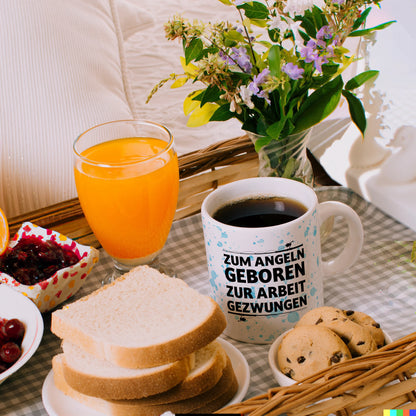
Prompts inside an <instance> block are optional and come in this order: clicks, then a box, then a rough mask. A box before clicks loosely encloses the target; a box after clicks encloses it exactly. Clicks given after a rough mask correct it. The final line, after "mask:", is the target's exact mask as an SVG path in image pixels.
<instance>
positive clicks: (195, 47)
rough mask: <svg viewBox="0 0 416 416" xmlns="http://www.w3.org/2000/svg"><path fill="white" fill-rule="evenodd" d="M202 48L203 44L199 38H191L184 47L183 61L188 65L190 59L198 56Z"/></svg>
mask: <svg viewBox="0 0 416 416" xmlns="http://www.w3.org/2000/svg"><path fill="white" fill-rule="evenodd" d="M203 49H204V45H203V43H202V40H201V39H198V38H193V39H192V40H191V42H190V44H189V45H188V46H187V47H185V62H186V65H188V64H189V63H190V62H191V61H193V60H194V59H196V58H198V57H199V55H200V54H201V52H202V50H203Z"/></svg>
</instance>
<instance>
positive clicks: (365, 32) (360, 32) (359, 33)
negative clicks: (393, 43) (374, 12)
mask: <svg viewBox="0 0 416 416" xmlns="http://www.w3.org/2000/svg"><path fill="white" fill-rule="evenodd" d="M393 23H396V20H391V21H390V22H386V23H382V24H381V25H377V26H374V27H370V28H368V29H362V30H354V32H351V33H350V34H349V35H348V36H349V37H357V36H365V35H368V34H369V33H372V32H375V31H376V30H381V29H385V28H386V27H389V26H390V25H391V24H393Z"/></svg>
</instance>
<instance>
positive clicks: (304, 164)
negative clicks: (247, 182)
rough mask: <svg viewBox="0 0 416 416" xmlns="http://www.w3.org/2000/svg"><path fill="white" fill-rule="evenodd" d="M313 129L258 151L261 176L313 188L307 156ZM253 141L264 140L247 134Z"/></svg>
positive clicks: (272, 143)
mask: <svg viewBox="0 0 416 416" xmlns="http://www.w3.org/2000/svg"><path fill="white" fill-rule="evenodd" d="M311 131H312V130H311V129H308V130H304V131H301V132H299V133H296V134H291V135H289V136H285V137H280V138H279V139H278V140H272V141H271V142H270V143H269V144H268V145H266V146H263V147H262V148H261V149H259V150H258V152H257V154H258V157H259V176H278V177H281V178H288V179H294V180H296V181H300V182H303V183H305V184H306V185H309V186H311V187H313V184H314V177H313V171H312V165H311V163H310V161H309V159H308V157H307V154H306V146H307V143H308V140H309V138H310V135H311ZM247 134H248V136H249V138H250V139H251V141H252V142H253V143H254V144H256V141H257V140H259V139H260V138H262V136H259V135H257V134H255V133H252V132H247Z"/></svg>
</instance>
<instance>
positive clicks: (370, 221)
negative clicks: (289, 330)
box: [0, 187, 416, 416]
mask: <svg viewBox="0 0 416 416" xmlns="http://www.w3.org/2000/svg"><path fill="white" fill-rule="evenodd" d="M317 193H318V197H319V200H320V201H324V200H337V201H341V202H344V203H346V204H348V205H350V206H351V207H352V208H354V209H355V211H356V212H357V213H358V214H359V215H360V217H361V220H362V222H363V225H364V231H365V243H364V247H363V251H362V253H361V256H360V258H359V260H358V262H357V263H356V264H355V265H354V266H353V267H352V268H351V269H349V270H348V271H347V272H345V273H344V274H341V275H337V276H332V277H328V278H326V280H325V302H326V304H327V305H333V306H338V307H341V308H345V309H356V310H361V311H363V312H366V313H368V314H370V315H371V316H373V317H374V318H375V319H376V320H377V321H378V322H380V324H381V325H382V327H383V328H384V330H385V331H386V332H387V333H389V334H390V335H391V336H392V338H393V339H396V338H399V337H401V336H403V335H406V334H408V333H410V332H413V331H415V329H416V302H415V299H416V266H415V265H414V264H412V263H411V262H410V252H411V249H412V242H413V241H415V240H416V233H415V232H414V231H412V230H409V229H408V228H406V227H405V226H404V225H402V224H400V223H398V222H397V221H395V220H394V219H392V218H390V217H389V216H387V215H385V214H384V213H383V212H381V211H380V210H379V209H377V208H375V207H374V206H373V205H371V204H369V203H367V202H366V201H364V200H363V199H362V198H361V197H359V196H358V195H357V194H355V193H353V192H352V191H350V190H348V189H345V188H340V187H330V188H320V189H318V190H317ZM344 238H345V225H344V224H343V222H341V221H339V222H338V221H335V224H334V227H333V232H332V234H331V235H330V236H329V237H328V238H327V239H326V240H325V242H324V243H323V253H325V256H333V255H335V254H336V253H337V250H339V248H340V246H342V243H343V241H344ZM160 258H161V261H162V262H163V263H165V264H167V265H168V266H169V267H171V268H172V269H173V270H175V272H176V273H177V276H178V278H181V279H183V280H184V281H186V282H187V283H188V284H189V285H190V286H192V287H193V288H195V289H196V290H198V291H200V292H202V293H205V294H209V283H208V270H207V265H206V260H205V248H204V240H203V234H202V225H201V218H200V215H194V216H192V217H189V218H186V219H184V220H181V221H178V222H175V223H174V224H173V227H172V230H171V233H170V235H169V239H168V241H167V244H166V246H165V248H164V250H163V253H162V254H161V257H160ZM110 269H111V260H110V259H109V257H108V256H107V255H106V254H105V253H104V252H103V251H102V250H101V257H100V261H99V263H98V264H97V265H96V266H95V268H94V270H93V272H92V273H91V275H90V276H89V277H88V279H87V282H86V283H85V285H84V286H83V288H82V289H81V290H80V291H79V292H78V293H77V295H76V297H77V298H78V297H81V296H84V295H86V294H88V293H90V292H91V291H92V290H94V289H96V288H98V287H99V286H100V281H101V279H102V277H103V276H104V275H105V274H106V273H107V272H108V270H110ZM43 318H44V324H45V333H44V336H43V340H42V343H41V345H40V347H39V349H38V350H37V351H36V353H35V355H34V356H33V357H32V358H31V359H30V361H29V362H28V363H27V364H26V365H25V366H24V367H23V368H21V369H20V370H19V371H18V372H17V373H15V374H14V375H13V376H11V377H10V378H9V379H7V380H6V381H5V382H4V383H3V384H2V385H0V415H1V416H3V415H13V416H23V415H25V416H26V415H27V416H29V415H30V416H41V415H42V416H46V415H47V413H46V411H45V409H44V407H43V405H42V397H41V390H42V384H43V381H44V379H45V377H46V375H47V374H48V372H49V371H50V369H51V359H52V357H53V356H54V355H55V354H57V353H58V352H60V341H59V339H58V338H56V337H55V336H54V335H53V334H51V332H50V331H49V328H50V313H46V314H44V315H43ZM228 340H229V341H230V342H231V343H232V344H234V345H235V346H236V347H237V348H238V349H239V350H240V351H241V352H242V353H243V354H244V356H245V357H246V359H247V361H248V364H249V366H250V372H251V379H250V387H249V391H248V393H247V397H251V396H253V395H255V394H260V393H264V392H265V391H266V390H267V389H268V388H270V387H272V386H275V385H276V383H275V381H274V379H273V376H272V373H271V370H270V368H269V365H268V361H267V353H268V349H269V346H268V345H253V344H244V343H241V342H237V341H234V340H231V339H228ZM62 416H66V415H62Z"/></svg>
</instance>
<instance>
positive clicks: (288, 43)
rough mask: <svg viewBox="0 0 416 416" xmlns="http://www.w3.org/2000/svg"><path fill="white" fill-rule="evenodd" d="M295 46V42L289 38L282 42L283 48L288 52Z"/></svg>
mask: <svg viewBox="0 0 416 416" xmlns="http://www.w3.org/2000/svg"><path fill="white" fill-rule="evenodd" d="M294 46H295V45H294V43H293V40H292V39H290V38H287V39H285V40H283V41H282V47H283V48H284V49H286V50H287V51H291V50H292V49H293V47H294Z"/></svg>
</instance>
